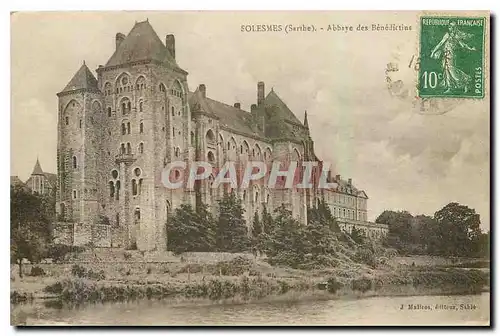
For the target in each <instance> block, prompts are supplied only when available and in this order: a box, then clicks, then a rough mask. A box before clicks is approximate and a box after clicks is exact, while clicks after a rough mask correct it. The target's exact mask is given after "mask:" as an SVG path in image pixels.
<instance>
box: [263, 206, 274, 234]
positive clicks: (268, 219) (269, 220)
mask: <svg viewBox="0 0 500 336" xmlns="http://www.w3.org/2000/svg"><path fill="white" fill-rule="evenodd" d="M272 225H273V216H272V215H271V214H270V213H269V212H268V211H267V207H266V206H265V205H264V208H263V209H262V232H263V233H267V232H269V231H270V230H271V228H272Z"/></svg>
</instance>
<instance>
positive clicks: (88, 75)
mask: <svg viewBox="0 0 500 336" xmlns="http://www.w3.org/2000/svg"><path fill="white" fill-rule="evenodd" d="M115 39H116V49H115V51H114V53H113V54H112V55H111V56H110V58H109V59H108V60H107V62H106V63H105V64H104V65H100V66H99V67H98V68H97V70H96V74H97V76H94V74H93V73H92V71H91V70H89V68H88V67H87V66H86V65H85V63H84V64H83V65H82V66H81V68H80V69H79V70H78V71H77V72H76V74H75V75H74V77H73V78H72V79H71V80H70V81H69V83H68V84H67V85H66V87H64V89H63V90H62V91H61V92H59V93H58V94H57V96H58V145H57V188H56V189H57V202H56V211H57V214H58V218H59V224H60V225H61V226H64V225H66V227H67V230H66V231H65V232H67V235H68V237H69V238H67V239H66V240H67V242H68V243H70V244H74V245H82V244H86V243H89V242H93V243H94V244H95V245H97V246H109V247H123V248H137V249H140V250H165V249H167V248H168V247H167V246H166V232H165V223H166V222H167V220H168V217H169V214H170V213H171V212H172V211H173V210H174V209H176V208H177V207H179V206H180V205H181V204H183V203H191V204H194V203H195V202H197V201H200V200H201V201H203V202H204V203H207V204H209V205H211V206H212V209H213V211H214V212H215V211H217V209H216V206H217V202H216V201H217V199H218V198H219V197H221V195H222V192H223V190H222V188H220V189H212V188H210V183H212V179H210V178H209V179H207V180H205V181H203V182H202V184H201V185H200V186H199V188H195V189H188V188H187V187H186V188H181V189H167V188H166V187H165V186H164V185H163V184H162V183H161V174H162V171H163V169H164V167H165V166H166V165H167V164H168V163H169V162H173V161H184V162H186V163H187V164H189V162H193V161H208V162H210V163H212V164H213V165H214V166H216V167H221V166H222V165H223V164H224V162H226V161H227V160H232V161H235V162H238V163H240V164H242V165H244V164H245V163H246V162H247V161H258V160H262V161H265V162H266V163H267V164H269V163H272V162H273V161H275V160H279V161H288V162H289V161H299V162H300V161H318V162H320V160H319V159H318V158H317V157H316V155H315V153H314V143H313V140H312V139H311V133H310V132H312V130H310V129H309V126H308V121H307V113H304V118H303V121H301V120H299V119H298V118H297V114H296V113H294V112H292V111H291V109H290V108H289V107H288V106H287V105H286V104H285V102H284V101H283V99H282V98H281V97H280V96H279V94H278V93H277V91H279V88H277V89H276V91H275V90H273V89H271V90H266V87H265V84H264V83H263V82H259V83H256V86H257V87H256V101H255V104H253V105H251V106H250V108H249V110H245V109H244V108H243V107H242V106H241V104H240V103H239V102H231V103H230V104H226V103H222V102H219V101H217V100H214V99H212V98H211V97H210V88H209V87H206V86H205V85H203V84H200V85H198V86H197V87H196V88H195V89H194V90H190V89H189V87H190V86H189V85H188V78H187V76H188V73H187V72H186V71H185V70H183V69H182V68H181V67H180V66H179V64H178V60H177V59H176V52H175V43H176V42H175V38H174V36H173V35H166V37H165V39H164V40H163V41H162V39H160V38H159V37H158V35H157V34H156V32H155V31H154V30H153V28H152V27H151V25H150V23H149V22H148V21H144V22H137V23H135V25H134V27H133V28H132V30H131V31H130V32H129V33H128V35H124V34H122V33H117V34H116V37H115ZM180 61H182V60H180ZM328 180H329V182H336V183H337V185H338V186H337V188H335V189H317V188H313V189H296V188H291V189H268V188H267V187H266V186H265V185H264V184H262V183H260V182H256V183H253V184H250V186H249V188H246V189H244V190H239V189H238V190H235V192H236V193H237V194H238V195H239V197H241V199H242V201H243V205H244V208H245V216H246V217H247V223H248V225H251V220H250V219H251V217H252V216H253V214H254V213H255V212H256V211H261V210H262V209H263V206H264V205H265V206H266V207H267V208H268V209H274V208H276V207H278V206H280V205H281V204H285V205H286V206H288V207H289V209H290V210H292V212H293V215H294V216H295V217H296V218H298V219H299V220H301V221H302V222H305V221H306V214H307V212H306V209H307V207H308V206H311V205H312V204H313V202H316V201H317V200H319V199H324V200H325V201H326V202H327V203H328V204H329V206H330V208H331V211H332V214H333V215H334V216H335V217H337V218H338V220H339V223H340V227H341V228H342V229H344V230H346V231H351V230H352V228H353V227H357V228H360V229H362V230H363V231H365V234H366V235H368V236H369V237H372V238H381V237H382V236H384V235H385V234H386V233H387V231H388V228H387V226H386V225H381V224H375V223H370V222H368V221H367V202H368V196H367V194H366V193H365V192H364V191H363V190H361V189H358V188H357V187H356V186H355V185H354V183H353V181H352V180H351V179H350V178H349V179H347V180H344V179H342V178H341V176H340V175H338V174H331V175H329V176H328Z"/></svg>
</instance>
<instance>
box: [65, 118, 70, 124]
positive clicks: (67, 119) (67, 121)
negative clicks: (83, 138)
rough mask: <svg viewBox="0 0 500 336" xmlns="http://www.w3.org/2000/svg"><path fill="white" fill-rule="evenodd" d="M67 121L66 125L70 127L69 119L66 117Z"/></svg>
mask: <svg viewBox="0 0 500 336" xmlns="http://www.w3.org/2000/svg"><path fill="white" fill-rule="evenodd" d="M65 120H66V125H69V118H68V117H66V118H65Z"/></svg>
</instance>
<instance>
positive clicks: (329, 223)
mask: <svg viewBox="0 0 500 336" xmlns="http://www.w3.org/2000/svg"><path fill="white" fill-rule="evenodd" d="M307 221H308V225H307V227H306V235H307V239H306V241H307V242H308V243H309V248H308V253H310V254H311V255H312V256H313V257H318V256H319V255H335V254H336V248H335V246H336V245H337V236H336V234H337V233H338V232H340V228H339V226H338V224H337V221H336V220H335V218H334V217H333V216H332V213H331V211H330V208H329V207H328V205H327V204H326V203H325V202H324V200H322V201H320V202H319V203H318V204H317V205H314V206H313V207H312V208H309V209H308V210H307Z"/></svg>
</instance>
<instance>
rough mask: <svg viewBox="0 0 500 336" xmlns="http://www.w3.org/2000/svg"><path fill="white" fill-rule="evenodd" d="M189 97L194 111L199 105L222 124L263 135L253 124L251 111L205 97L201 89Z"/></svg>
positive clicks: (241, 131) (248, 132)
mask: <svg viewBox="0 0 500 336" xmlns="http://www.w3.org/2000/svg"><path fill="white" fill-rule="evenodd" d="M188 99H189V104H190V107H191V110H192V111H196V110H197V109H198V107H199V108H201V110H203V111H204V112H205V113H207V114H209V115H211V116H212V117H216V118H218V119H219V123H220V125H221V126H225V127H228V128H230V129H232V130H234V131H237V132H240V133H244V134H248V135H254V136H262V134H260V133H259V132H258V130H257V129H256V128H255V127H254V126H253V124H252V114H251V113H250V112H248V111H245V110H242V109H239V108H236V107H234V106H231V105H227V104H224V103H221V102H219V101H217V100H213V99H211V98H208V97H203V95H202V93H201V92H200V91H199V89H196V91H195V92H189V94H188ZM196 104H199V105H198V106H197V105H196Z"/></svg>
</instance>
